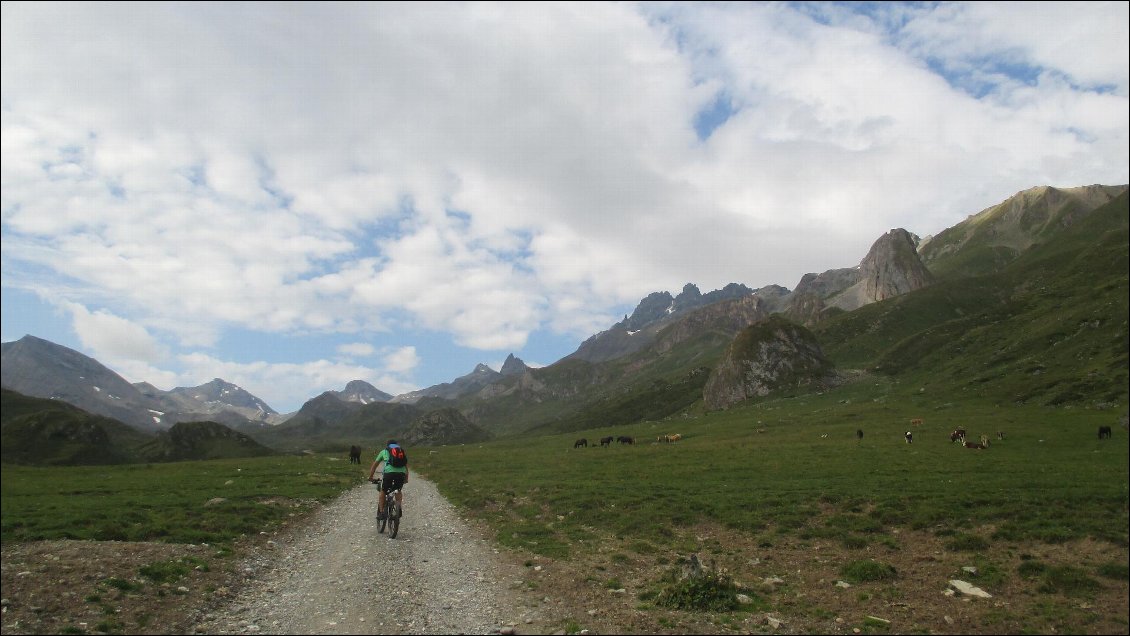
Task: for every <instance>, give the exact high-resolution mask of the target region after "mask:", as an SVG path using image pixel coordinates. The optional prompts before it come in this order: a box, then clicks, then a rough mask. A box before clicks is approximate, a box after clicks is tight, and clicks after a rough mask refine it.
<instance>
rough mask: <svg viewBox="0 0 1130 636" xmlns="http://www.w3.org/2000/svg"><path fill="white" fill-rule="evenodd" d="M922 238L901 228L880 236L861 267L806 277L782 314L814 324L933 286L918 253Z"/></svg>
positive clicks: (834, 270) (861, 263) (932, 277)
mask: <svg viewBox="0 0 1130 636" xmlns="http://www.w3.org/2000/svg"><path fill="white" fill-rule="evenodd" d="M917 245H918V237H916V236H915V235H913V234H911V233H910V232H907V231H906V230H904V229H901V228H898V229H894V230H891V231H889V232H887V233H886V234H884V235H883V236H881V237H879V239H878V240H877V241H875V243H873V244H872V245H871V249H870V250H869V251H868V252H867V256H865V257H864V258H863V260H862V261H861V262H860V263H859V266H858V267H850V268H842V269H832V270H828V271H826V272H824V273H822V274H805V275H804V276H803V277H802V278H801V280H800V282H799V283H798V284H797V286H796V289H795V290H794V291H793V292H792V294H790V295H789V296H788V298H787V299H786V300H785V301H784V302H783V303H782V306H783V310H782V311H781V313H783V314H784V315H786V316H788V317H789V318H790V319H792V320H795V321H797V322H799V323H802V324H812V323H815V322H817V321H819V320H820V319H822V318H823V317H825V316H826V315H827V311H828V310H829V309H838V310H841V311H852V310H855V309H859V308H860V307H863V306H864V305H869V304H871V303H874V302H878V301H880V300H885V299H887V298H890V297H892V296H898V295H901V294H905V293H908V292H912V291H914V290H916V289H922V288H923V287H925V286H927V285H930V284H932V283H933V282H934V276H933V274H931V273H930V270H928V269H927V268H926V266H925V265H924V264H923V263H922V260H921V259H920V258H919V257H918V251H917Z"/></svg>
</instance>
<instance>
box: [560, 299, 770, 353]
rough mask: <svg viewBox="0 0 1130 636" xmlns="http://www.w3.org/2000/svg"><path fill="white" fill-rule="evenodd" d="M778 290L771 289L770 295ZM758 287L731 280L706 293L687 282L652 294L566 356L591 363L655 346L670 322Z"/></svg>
mask: <svg viewBox="0 0 1130 636" xmlns="http://www.w3.org/2000/svg"><path fill="white" fill-rule="evenodd" d="M773 292H775V290H771V291H770V294H769V295H770V296H772V295H773ZM754 293H755V291H754V290H752V289H750V288H748V287H746V286H745V285H741V284H739V283H730V284H729V285H726V286H725V287H723V288H722V289H718V290H715V291H712V292H710V293H708V294H703V293H702V292H700V291H699V289H698V287H697V286H695V285H693V284H691V283H687V284H686V285H684V286H683V291H682V292H680V293H679V295H678V296H671V294H670V293H668V292H654V293H652V294H648V295H647V296H646V297H645V298H644V299H643V300H641V301H640V303H639V305H637V306H636V309H635V311H633V312H632V315H631V316H625V317H624V319H623V320H621V321H620V322H618V323H616V324H615V325H613V326H612V327H611V328H610V329H607V330H605V331H602V332H600V333H598V334H596V335H594V336H592V337H591V338H589V339H588V340H586V341H584V342H583V343H581V346H580V347H579V348H578V349H577V350H576V351H575V352H573V353H571V354H569V355H568V356H566V359H577V360H585V361H587V362H607V361H609V360H614V359H616V358H619V357H622V356H626V355H629V354H631V353H634V352H636V351H640V350H642V349H644V348H646V347H648V346H650V345H651V343H652V342H653V340H654V338H655V336H656V335H657V334H658V333H659V332H660V331H661V330H662V329H663V328H664V327H666V326H667V325H669V324H672V323H673V322H675V321H677V320H679V319H680V318H682V317H683V316H686V315H687V314H689V313H691V312H693V311H695V310H697V309H699V308H701V307H706V306H709V305H714V304H716V303H720V302H723V301H727V300H734V299H738V298H744V297H746V296H751V295H753V294H754Z"/></svg>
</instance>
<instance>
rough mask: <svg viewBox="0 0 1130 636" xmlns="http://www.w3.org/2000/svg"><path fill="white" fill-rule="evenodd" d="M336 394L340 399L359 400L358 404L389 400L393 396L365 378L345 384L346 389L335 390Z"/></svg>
mask: <svg viewBox="0 0 1130 636" xmlns="http://www.w3.org/2000/svg"><path fill="white" fill-rule="evenodd" d="M334 395H335V396H336V397H337V398H338V399H339V400H344V401H346V402H357V403H358V404H371V403H373V402H388V401H389V400H391V399H392V396H391V395H389V394H388V393H385V392H384V391H381V390H380V389H378V388H377V387H375V386H373V385H372V384H369V383H368V382H366V381H364V380H353V381H352V382H350V383H349V384H346V385H345V390H343V391H335V392H334Z"/></svg>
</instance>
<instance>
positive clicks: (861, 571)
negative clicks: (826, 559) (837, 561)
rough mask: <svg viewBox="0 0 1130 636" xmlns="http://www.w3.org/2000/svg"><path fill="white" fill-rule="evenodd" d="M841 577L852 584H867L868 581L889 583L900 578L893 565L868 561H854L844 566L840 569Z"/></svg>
mask: <svg viewBox="0 0 1130 636" xmlns="http://www.w3.org/2000/svg"><path fill="white" fill-rule="evenodd" d="M840 576H842V577H844V579H845V580H847V581H849V582H852V583H865V582H868V581H889V580H892V579H895V578H898V572H897V571H896V570H895V567H894V566H893V565H888V564H886V563H879V562H878V561H874V560H871V559H868V560H865V561H852V562H851V563H848V564H847V565H845V566H843V567H842V568H840Z"/></svg>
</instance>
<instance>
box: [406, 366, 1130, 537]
mask: <svg viewBox="0 0 1130 636" xmlns="http://www.w3.org/2000/svg"><path fill="white" fill-rule="evenodd" d="M950 399H951V398H950V397H949V396H931V395H928V394H926V393H919V392H917V391H915V390H906V389H900V387H898V385H895V384H891V383H890V382H889V381H887V380H883V379H877V380H874V381H872V380H866V381H859V382H856V383H854V384H853V385H851V386H847V387H843V388H841V389H838V390H835V391H831V392H828V393H826V394H823V395H811V396H802V397H795V398H783V399H777V400H771V401H767V402H764V403H761V404H758V405H753V406H747V407H743V408H736V409H733V410H730V411H726V412H716V413H710V414H704V413H701V412H699V413H688V414H686V416H684V417H681V418H672V419H669V420H666V421H662V422H644V423H637V424H633V425H626V426H616V427H611V428H603V429H592V430H587V431H580V432H574V433H568V434H563V435H553V436H545V437H539V438H528V439H520V440H518V439H516V440H507V441H498V442H494V443H491V444H478V445H471V446H451V447H441V448H438V449H433V450H431V451H429V452H427V453H424V452H423V451H422V449H421V450H417V451H416V453H415V454H414V465H415V467H416V469H417V470H419V471H422V472H423V473H425V474H426V475H427V476H428V477H429V478H431V479H433V480H435V481H436V482H438V484H439V485H440V488H441V490H442V491H443V493H444V494H445V495H446V496H448V497H449V498H450V499H452V500H453V501H454V502H456V503H457V504H459V505H461V506H464V507H466V508H467V509H469V510H470V511H472V513H474V514H478V515H481V516H482V517H483V518H485V519H487V520H489V521H490V522H491V523H492V524H493V525H494V526H495V527H496V528H497V530H498V539H499V541H500V542H501V543H504V544H510V545H517V546H521V547H523V548H526V549H528V550H530V551H532V552H535V553H540V554H544V555H546V556H554V557H568V555H569V553H570V551H571V550H573V549H575V548H576V547H577V542H578V541H583V540H589V539H594V538H602V537H618V538H621V539H624V540H626V541H628V542H629V543H631V542H635V543H636V544H637V545H638V546H640V547H642V548H643V549H645V550H646V549H647V546H651V547H652V548H658V547H661V546H662V547H675V548H678V547H679V543H680V542H681V541H683V540H684V539H685V535H686V533H685V532H682V531H681V530H685V529H688V528H691V527H693V526H694V525H695V524H699V523H716V524H720V525H723V526H726V527H729V528H732V529H735V530H738V531H741V532H744V533H750V534H752V535H756V536H758V537H763V538H764V540H765V541H772V540H773V537H774V536H775V535H779V534H782V533H786V534H787V533H795V534H796V535H797V536H799V537H802V538H806V537H829V538H834V539H838V540H841V541H843V542H845V544H847V545H854V546H862V545H866V544H867V543H868V542H873V541H880V540H882V538H883V537H884V536H885V535H887V534H888V533H890V532H891V531H892V530H895V529H897V528H903V527H905V528H913V529H919V530H923V529H925V530H930V531H932V532H934V533H937V534H939V535H953V536H958V537H960V536H963V535H969V534H971V533H972V534H976V533H978V532H981V529H982V528H988V527H991V528H993V531H992V535H993V536H984V537H981V539H983V540H984V541H992V540H994V539H1005V540H1009V541H1021V542H1050V543H1057V542H1063V541H1068V540H1073V539H1082V538H1085V537H1091V538H1094V539H1097V540H1100V541H1111V542H1115V543H1118V544H1123V545H1124V544H1125V543H1126V542H1127V533H1128V526H1130V522H1128V519H1130V518H1128V501H1130V497H1128V459H1127V457H1128V455H1127V450H1128V445H1127V434H1126V430H1125V429H1123V428H1122V427H1121V426H1119V425H1118V424H1117V420H1118V419H1119V417H1120V416H1121V415H1120V414H1117V413H1115V412H1113V411H1110V410H1101V411H1100V410H1083V409H1063V408H1059V409H1053V408H1046V407H1032V406H998V405H995V404H991V403H978V402H969V401H961V402H958V401H956V400H955V401H952V402H951V401H950ZM915 418H921V419H922V420H923V422H922V424H920V425H911V423H910V421H911V420H912V419H915ZM1100 425H1111V426H1113V427H1114V429H1115V431H1116V432H1115V435H1114V438H1113V439H1110V440H1099V439H1098V437H1097V429H1098V427H1099V426H1100ZM957 427H962V428H965V429H966V430H967V431H968V433H969V435H970V437H971V438H972V439H974V440H976V439H977V438H978V437H979V436H980V435H981V434H986V435H988V436H989V437H990V447H989V448H988V449H986V450H980V451H979V450H970V449H965V448H962V447H961V446H960V445H959V444H956V443H951V442H950V439H949V433H950V432H951V431H952V430H953V429H954V428H957ZM857 430H862V431H863V432H864V436H863V439H862V440H858V439H857V438H856V431H857ZM907 430H911V431H912V432H913V438H914V442H913V444H907V443H906V442H905V440H904V437H903V435H904V433H905V432H906V431H907ZM998 431H999V432H1003V433H1004V439H1003V440H998V439H997V432H998ZM669 433H679V434H681V435H682V436H683V439H682V440H681V441H679V442H676V443H674V444H663V443H656V438H657V436H659V435H663V434H669ZM607 435H614V436H620V435H630V436H633V437H634V438H635V439H636V444H634V445H632V446H627V445H619V444H616V443H613V445H612V446H611V447H610V448H601V447H600V446H599V441H598V440H599V439H600V438H601V437H604V436H607ZM582 437H583V438H587V439H588V442H589V447H588V448H577V449H574V448H573V444H574V440H576V439H578V438H582ZM594 445H595V446H596V448H593V446H594Z"/></svg>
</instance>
